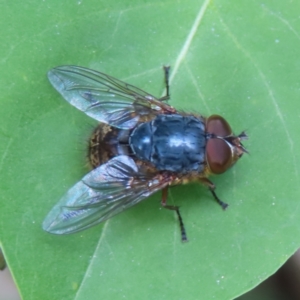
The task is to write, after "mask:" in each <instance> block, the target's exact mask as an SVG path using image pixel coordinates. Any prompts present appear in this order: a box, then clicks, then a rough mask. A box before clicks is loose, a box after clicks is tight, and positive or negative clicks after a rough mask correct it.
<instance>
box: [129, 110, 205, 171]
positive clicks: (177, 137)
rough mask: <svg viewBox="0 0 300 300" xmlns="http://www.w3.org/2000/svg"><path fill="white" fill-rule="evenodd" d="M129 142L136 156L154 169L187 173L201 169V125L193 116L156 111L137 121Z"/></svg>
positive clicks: (202, 163) (203, 141)
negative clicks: (153, 116)
mask: <svg viewBox="0 0 300 300" xmlns="http://www.w3.org/2000/svg"><path fill="white" fill-rule="evenodd" d="M129 144H130V147H131V149H132V151H133V153H134V154H135V155H136V156H137V158H139V159H141V160H144V161H149V162H150V163H152V164H153V165H154V166H155V167H156V168H157V169H158V170H166V171H172V172H180V173H187V172H190V171H197V172H201V171H203V169H204V159H205V146H206V139H205V128H204V124H203V122H202V121H201V120H200V119H198V118H196V117H194V116H182V115H177V114H173V115H158V116H157V117H155V118H154V119H153V120H152V121H150V122H148V123H141V124H139V125H138V126H137V127H136V128H135V129H134V130H133V131H132V133H131V135H130V138H129Z"/></svg>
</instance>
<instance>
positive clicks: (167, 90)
mask: <svg viewBox="0 0 300 300" xmlns="http://www.w3.org/2000/svg"><path fill="white" fill-rule="evenodd" d="M164 72H165V85H166V95H165V96H163V97H161V98H160V99H159V100H161V101H166V100H169V99H170V85H169V75H170V66H164Z"/></svg>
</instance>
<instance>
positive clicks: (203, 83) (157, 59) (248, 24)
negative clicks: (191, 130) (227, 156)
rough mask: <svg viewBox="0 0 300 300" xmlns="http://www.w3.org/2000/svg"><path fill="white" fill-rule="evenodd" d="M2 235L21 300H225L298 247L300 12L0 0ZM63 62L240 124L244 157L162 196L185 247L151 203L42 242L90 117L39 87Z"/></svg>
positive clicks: (280, 7)
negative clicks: (205, 181)
mask: <svg viewBox="0 0 300 300" xmlns="http://www.w3.org/2000/svg"><path fill="white" fill-rule="evenodd" d="M0 8H1V9H0V16H1V18H0V25H1V26H0V28H2V33H1V41H2V42H1V48H0V54H1V55H0V57H1V59H0V63H1V69H0V74H1V87H0V88H1V93H0V97H1V100H0V118H1V127H0V182H1V196H0V197H1V198H0V201H1V211H0V241H1V245H2V249H3V251H4V253H5V258H6V260H7V264H8V265H9V267H10V269H11V271H12V273H13V276H14V278H15V280H16V283H17V285H18V287H19V289H20V293H21V294H22V297H23V299H25V300H26V299H76V300H79V299H121V298H130V299H135V298H137V299H205V300H206V299H232V298H234V297H236V296H237V295H239V294H242V293H244V292H246V291H247V290H249V289H251V288H252V287H254V286H255V285H257V284H259V283H260V282H261V281H262V280H264V279H265V278H266V277H268V276H270V275H271V274H272V273H273V272H275V271H276V270H277V269H278V268H279V267H280V266H281V265H282V264H283V263H284V262H285V261H286V259H287V258H288V257H289V256H290V255H291V254H292V253H293V252H294V251H295V250H296V249H297V248H298V247H299V245H300V241H299V238H297V237H298V236H299V233H300V226H299V222H298V220H299V218H300V211H299V199H300V191H299V176H300V175H299V173H300V170H299V161H300V157H299V156H300V154H299V153H300V151H299V149H300V135H299V126H300V121H299V120H300V108H299V103H298V101H299V98H300V81H299V78H298V77H299V68H300V59H299V50H298V49H299V47H300V35H299V34H298V32H300V21H299V16H298V15H299V9H300V4H298V3H295V2H284V1H277V2H274V1H271V0H266V1H264V2H263V4H262V2H261V1H245V0H242V1H238V2H237V1H233V0H231V1H221V0H215V1H213V0H211V1H209V0H206V1H200V2H199V1H176V2H175V1H158V0H152V1H142V0H134V1H118V0H114V1H99V0H98V1H96V0H91V1H58V0H56V1H36V0H29V1H26V2H24V1H23V2H21V1H13V2H11V1H10V2H9V1H2V3H1V4H0ZM65 64H76V65H81V66H85V67H89V68H92V69H96V70H99V71H102V72H105V73H108V74H110V75H112V76H114V77H117V78H120V79H122V80H126V81H128V82H129V83H131V84H134V85H136V86H138V87H140V88H142V89H144V90H147V91H149V92H150V93H152V94H154V95H157V96H160V95H162V94H163V88H164V86H163V72H162V66H163V65H164V64H170V65H171V66H172V74H171V79H172V80H171V96H172V101H171V104H172V105H173V106H175V107H176V108H179V109H183V110H185V111H190V112H199V113H201V114H204V115H209V114H213V113H216V114H220V115H222V116H224V117H225V118H226V119H227V120H228V121H229V123H230V124H231V126H232V128H233V129H234V130H235V132H236V133H239V132H241V131H242V130H244V129H246V131H247V133H248V135H249V137H250V138H249V141H247V142H246V143H245V146H246V147H247V149H248V150H249V151H250V155H247V156H246V155H245V156H244V157H243V158H242V159H241V160H240V161H239V163H238V164H237V165H236V166H235V167H234V168H233V169H231V170H230V171H228V172H227V173H225V174H224V175H221V176H219V177H214V178H212V180H213V181H214V183H215V184H216V185H217V187H218V188H217V193H218V195H219V197H220V198H221V199H222V200H223V201H225V202H227V203H229V204H230V207H229V209H228V210H227V211H226V212H223V211H222V210H221V209H220V207H218V206H217V205H216V204H215V203H214V201H213V200H212V196H211V195H210V193H209V192H208V191H207V190H206V189H205V188H203V187H202V186H201V185H198V184H192V185H185V186H179V187H174V188H172V189H171V191H170V195H169V202H170V203H171V204H173V203H174V204H175V205H179V206H180V207H181V213H182V217H183V220H184V223H185V227H186V230H187V234H188V238H189V242H188V243H181V242H180V231H179V226H178V222H177V219H176V215H175V214H174V213H173V212H171V211H167V210H164V209H161V207H160V194H159V193H157V194H156V195H154V196H153V197H151V198H149V199H148V200H146V201H144V202H142V203H141V204H139V205H137V206H136V207H134V208H132V209H130V210H128V211H126V212H124V213H122V214H121V215H118V216H116V217H114V218H112V219H110V220H109V221H107V222H105V223H104V224H103V225H99V226H97V227H94V228H92V229H90V230H87V231H83V232H81V233H78V234H74V235H70V236H53V235H50V234H48V233H46V232H43V230H42V228H41V224H42V221H43V219H44V217H45V216H46V214H47V213H48V212H49V210H50V209H51V207H52V206H53V205H54V204H55V203H56V202H57V201H58V200H59V198H60V197H61V196H62V195H63V194H64V193H65V192H66V191H67V190H68V188H70V187H71V186H72V185H73V184H75V183H76V182H77V181H78V180H80V178H81V177H82V176H84V174H86V173H87V172H88V170H89V169H88V166H87V160H86V147H87V140H88V137H89V135H90V133H91V132H92V130H93V127H94V126H95V125H96V123H95V122H94V121H93V120H91V119H89V118H88V117H87V116H85V115H84V114H82V113H81V112H79V111H77V110H76V109H75V108H73V107H71V106H70V105H69V104H68V103H66V101H64V100H63V99H62V98H61V97H60V96H59V94H58V93H57V92H56V91H55V90H54V89H53V88H52V87H51V85H50V84H49V82H48V81H47V78H46V73H47V71H48V70H49V69H51V68H52V67H55V66H58V65H65Z"/></svg>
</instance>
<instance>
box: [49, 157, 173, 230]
mask: <svg viewBox="0 0 300 300" xmlns="http://www.w3.org/2000/svg"><path fill="white" fill-rule="evenodd" d="M156 175H157V173H153V174H152V173H147V172H145V171H144V170H142V169H141V168H140V167H138V166H137V165H136V163H135V162H134V161H133V160H132V159H131V158H130V157H128V156H125V155H120V156H117V157H115V158H113V159H111V160H110V161H108V162H107V163H106V164H103V165H101V166H99V167H98V168H96V169H94V170H92V171H91V172H90V173H88V174H87V175H86V176H84V177H83V178H82V179H81V180H80V181H79V182H78V183H76V184H75V185H74V186H73V187H72V188H71V189H70V190H69V191H68V192H67V193H66V195H64V196H63V197H62V199H61V200H60V201H59V202H58V203H57V204H56V205H55V206H54V207H53V209H52V210H51V211H50V213H49V214H48V216H47V217H46V219H45V220H44V223H43V229H44V230H46V231H48V232H50V233H55V234H67V233H73V232H77V231H80V230H83V229H86V228H89V227H91V226H94V225H96V224H98V223H100V222H103V221H105V220H107V219H108V218H110V217H112V216H114V215H116V214H118V213H120V212H122V211H124V210H125V209H127V208H129V207H131V206H133V205H135V204H137V203H139V202H140V201H141V200H143V199H145V198H146V197H148V196H149V195H151V194H153V193H154V192H156V191H158V190H160V189H162V188H164V187H165V186H167V185H168V184H169V182H170V181H169V180H166V179H165V180H158V178H157V176H156Z"/></svg>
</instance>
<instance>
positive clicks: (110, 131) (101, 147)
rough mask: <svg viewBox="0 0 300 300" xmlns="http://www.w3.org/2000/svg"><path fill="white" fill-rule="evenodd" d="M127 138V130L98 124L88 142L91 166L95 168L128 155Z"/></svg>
mask: <svg viewBox="0 0 300 300" xmlns="http://www.w3.org/2000/svg"><path fill="white" fill-rule="evenodd" d="M128 137H129V130H124V129H118V128H116V127H112V126H110V125H107V124H103V123H100V124H99V125H98V126H97V127H96V128H95V130H94V132H93V134H92V135H91V138H90V141H89V151H88V157H89V161H90V164H91V166H92V167H93V168H96V167H98V166H100V165H102V164H104V163H106V162H107V161H109V160H110V159H112V158H113V157H115V156H118V155H130V154H131V151H130V147H129V146H128Z"/></svg>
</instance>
